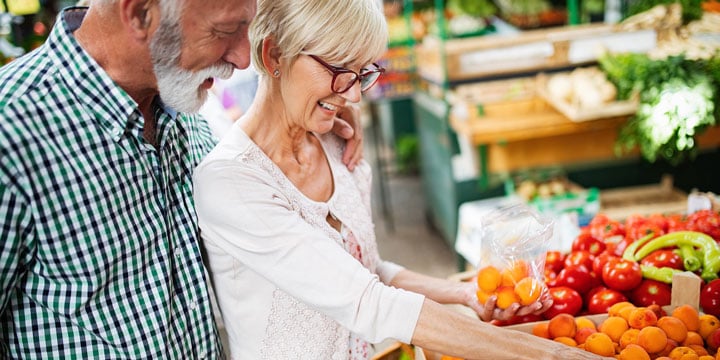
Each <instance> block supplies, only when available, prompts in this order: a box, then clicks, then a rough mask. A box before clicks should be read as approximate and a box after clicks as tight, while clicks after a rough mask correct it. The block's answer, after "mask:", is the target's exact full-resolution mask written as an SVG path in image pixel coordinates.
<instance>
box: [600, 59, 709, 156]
mask: <svg viewBox="0 0 720 360" xmlns="http://www.w3.org/2000/svg"><path fill="white" fill-rule="evenodd" d="M599 63H600V67H601V68H602V69H603V71H605V73H606V75H607V77H608V79H609V80H610V81H611V82H613V83H614V84H615V86H616V87H617V88H618V98H620V99H627V98H629V97H630V96H632V94H639V95H640V105H639V107H638V111H637V113H636V114H635V115H634V116H633V117H631V118H630V119H629V120H628V122H627V123H626V124H625V125H624V126H623V127H622V128H621V129H620V134H619V136H618V140H617V142H616V144H615V145H616V152H618V153H619V154H621V153H623V152H625V151H628V150H632V149H634V148H636V147H637V148H639V149H640V153H641V154H642V156H643V157H644V158H645V159H646V160H648V161H650V162H655V161H656V160H657V159H664V160H666V161H668V162H669V163H670V164H672V165H678V164H680V163H682V162H683V161H685V160H688V159H692V158H694V157H695V155H696V154H697V143H696V141H695V137H696V136H697V135H698V134H700V133H702V132H703V131H704V130H705V129H706V128H707V127H709V126H713V125H715V124H716V123H717V120H716V119H717V118H718V103H717V102H718V100H717V99H716V97H717V96H716V94H718V93H719V91H718V90H719V89H720V62H719V61H718V59H716V58H713V59H711V60H707V61H706V60H688V59H686V58H685V57H684V56H671V57H669V58H667V59H665V60H651V59H649V58H648V57H647V56H646V55H643V54H619V55H605V56H603V57H602V58H601V59H600V60H599Z"/></svg>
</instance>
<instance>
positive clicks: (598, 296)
mask: <svg viewBox="0 0 720 360" xmlns="http://www.w3.org/2000/svg"><path fill="white" fill-rule="evenodd" d="M621 301H627V297H626V296H625V295H623V293H621V292H619V291H617V290H613V289H600V290H599V291H597V292H595V293H594V294H593V295H592V296H591V297H590V299H588V304H587V308H588V313H590V314H604V313H606V312H608V309H610V306H612V305H613V304H616V303H619V302H621Z"/></svg>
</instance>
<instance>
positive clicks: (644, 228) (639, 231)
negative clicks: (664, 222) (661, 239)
mask: <svg viewBox="0 0 720 360" xmlns="http://www.w3.org/2000/svg"><path fill="white" fill-rule="evenodd" d="M650 234H653V237H654V238H656V237H658V236H660V235H663V234H665V230H663V228H662V227H661V226H660V225H657V224H655V223H652V222H649V221H648V222H645V223H643V224H640V225H636V226H632V227H630V226H628V227H626V228H625V237H626V238H627V239H630V240H632V241H635V240H638V239H641V238H644V237H645V236H647V235H650Z"/></svg>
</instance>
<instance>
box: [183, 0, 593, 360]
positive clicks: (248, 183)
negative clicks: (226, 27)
mask: <svg viewBox="0 0 720 360" xmlns="http://www.w3.org/2000/svg"><path fill="white" fill-rule="evenodd" d="M378 3H379V2H378V1H376V0H333V1H326V0H260V1H259V2H258V8H257V15H256V19H255V20H254V22H253V23H252V25H251V28H250V38H251V43H252V48H251V50H252V56H253V59H252V60H253V64H254V66H255V68H256V69H257V70H258V71H259V72H260V83H259V88H258V92H257V94H256V97H255V100H254V103H253V104H252V106H251V107H250V108H249V109H248V111H247V112H246V114H245V115H244V116H243V117H242V118H241V119H240V120H239V121H238V122H236V123H235V124H234V125H233V127H232V128H231V130H229V132H228V133H227V134H226V135H225V136H224V138H223V140H222V141H221V142H220V144H219V145H218V146H217V147H216V148H215V149H214V150H213V151H212V152H211V154H210V155H209V156H207V157H206V158H205V160H204V161H203V162H202V164H201V165H200V166H198V168H197V169H196V171H195V199H196V203H197V211H198V216H199V221H200V227H201V230H202V237H203V239H204V245H205V247H206V249H207V254H208V257H209V264H210V270H211V274H212V277H213V279H214V284H215V289H216V292H217V298H218V303H219V305H220V309H221V312H222V315H223V318H224V322H225V325H226V327H227V331H228V335H229V341H230V351H231V354H232V357H233V358H235V359H367V358H369V357H370V356H371V355H372V351H371V349H372V348H371V346H370V343H375V342H380V341H382V340H384V339H388V338H394V339H397V340H400V341H403V342H407V343H413V344H418V345H420V346H423V347H426V348H428V349H432V350H437V351H440V352H443V353H447V354H455V355H457V356H463V357H467V358H489V359H501V358H504V359H508V358H513V359H522V358H526V359H538V358H556V359H590V358H593V355H592V354H590V353H588V352H584V351H581V350H576V349H573V348H570V347H567V346H565V345H562V344H560V343H557V342H552V341H548V340H544V339H541V338H538V337H534V336H532V335H528V334H522V333H516V332H512V333H511V332H510V331H508V330H502V329H501V328H498V327H495V326H493V325H490V324H487V323H484V322H482V321H480V320H478V319H476V318H471V317H468V316H466V315H461V314H458V313H456V312H454V311H451V310H449V309H448V308H447V307H445V306H442V305H440V304H443V303H445V304H450V303H455V304H464V305H468V306H471V307H473V308H474V309H475V311H477V312H478V314H479V315H480V317H481V318H483V319H485V320H489V319H490V318H492V317H493V311H494V310H495V309H494V302H493V300H491V301H490V302H489V304H487V306H485V307H483V306H480V304H478V301H477V298H476V296H475V291H476V288H475V285H474V284H471V283H456V282H450V281H447V280H444V279H436V278H431V277H428V276H424V275H421V274H418V273H414V272H411V271H409V270H407V269H404V268H402V267H400V266H398V265H396V264H392V263H389V262H386V261H383V260H382V259H381V258H380V257H379V255H378V251H377V247H376V243H375V236H374V233H373V223H372V218H371V213H370V187H371V186H370V180H371V172H370V167H369V166H368V164H367V163H366V162H361V164H360V165H359V166H358V167H357V168H356V169H355V170H354V171H352V172H351V171H350V170H348V168H346V167H345V166H342V161H341V155H342V147H343V141H341V140H340V139H339V138H337V137H336V135H334V134H332V132H331V131H330V130H331V128H332V125H333V119H334V118H335V117H336V116H337V111H338V109H340V108H341V107H343V106H344V105H346V104H347V103H357V102H359V101H360V99H361V94H362V91H364V90H367V89H368V88H369V87H371V86H372V85H373V84H374V83H375V81H376V80H377V78H378V77H379V76H381V74H382V72H383V69H382V68H380V67H379V66H378V65H377V64H375V63H374V61H375V60H376V59H377V58H378V57H380V56H381V55H382V54H383V53H384V51H385V46H386V41H387V29H386V25H385V20H384V16H383V14H382V12H381V11H380V10H379V8H378ZM543 305H546V306H547V305H548V304H543V303H541V302H537V303H535V304H532V305H530V306H526V307H522V308H520V307H519V305H516V306H513V307H512V308H510V310H508V311H505V312H499V311H495V317H503V316H510V315H514V314H520V315H522V314H527V313H531V312H539V311H542V310H544V306H543Z"/></svg>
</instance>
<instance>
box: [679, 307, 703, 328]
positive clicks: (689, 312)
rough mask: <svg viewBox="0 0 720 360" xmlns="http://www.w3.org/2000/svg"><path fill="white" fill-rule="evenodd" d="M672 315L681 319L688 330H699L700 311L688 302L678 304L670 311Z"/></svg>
mask: <svg viewBox="0 0 720 360" xmlns="http://www.w3.org/2000/svg"><path fill="white" fill-rule="evenodd" d="M672 316H674V317H676V318H678V319H680V320H682V322H684V323H685V326H687V329H688V331H695V332H697V331H698V330H700V313H699V312H698V310H697V309H696V308H694V307H692V306H690V305H688V304H684V305H680V306H678V307H676V308H675V309H674V310H673V311H672Z"/></svg>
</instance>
